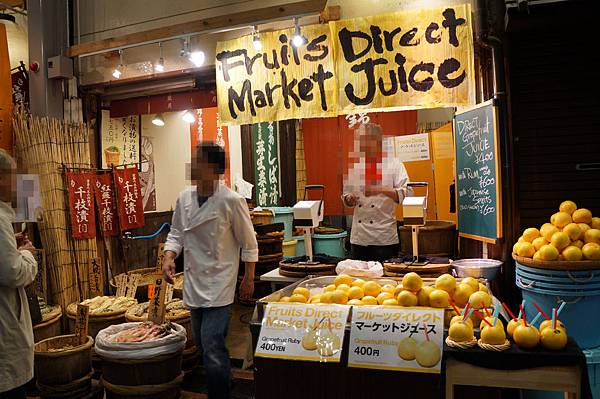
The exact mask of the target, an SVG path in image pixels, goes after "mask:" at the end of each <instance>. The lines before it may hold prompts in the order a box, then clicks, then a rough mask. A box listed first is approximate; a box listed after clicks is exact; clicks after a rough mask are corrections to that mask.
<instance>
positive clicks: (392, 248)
mask: <svg viewBox="0 0 600 399" xmlns="http://www.w3.org/2000/svg"><path fill="white" fill-rule="evenodd" d="M399 249H400V245H399V244H394V245H368V246H363V245H356V244H352V259H355V260H363V261H377V262H381V263H383V262H384V261H386V260H388V259H391V258H397V257H398V250H399Z"/></svg>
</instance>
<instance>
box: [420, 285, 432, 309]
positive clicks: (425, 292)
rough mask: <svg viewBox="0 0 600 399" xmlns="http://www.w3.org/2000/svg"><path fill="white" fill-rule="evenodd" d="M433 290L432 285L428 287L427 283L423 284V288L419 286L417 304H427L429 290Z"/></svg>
mask: <svg viewBox="0 0 600 399" xmlns="http://www.w3.org/2000/svg"><path fill="white" fill-rule="evenodd" d="M433 290H434V288H433V287H430V286H428V285H426V286H423V288H421V289H420V290H419V292H417V299H418V301H419V302H418V303H419V306H429V295H430V294H431V292H432V291H433Z"/></svg>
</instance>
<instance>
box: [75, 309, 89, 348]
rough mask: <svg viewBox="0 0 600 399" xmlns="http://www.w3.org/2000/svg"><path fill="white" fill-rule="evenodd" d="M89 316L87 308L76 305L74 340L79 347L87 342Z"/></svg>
mask: <svg viewBox="0 0 600 399" xmlns="http://www.w3.org/2000/svg"><path fill="white" fill-rule="evenodd" d="M89 315H90V307H89V306H87V305H82V304H77V320H75V337H76V338H75V339H77V340H78V341H79V344H80V345H81V344H83V343H84V342H86V341H87V337H88V322H89Z"/></svg>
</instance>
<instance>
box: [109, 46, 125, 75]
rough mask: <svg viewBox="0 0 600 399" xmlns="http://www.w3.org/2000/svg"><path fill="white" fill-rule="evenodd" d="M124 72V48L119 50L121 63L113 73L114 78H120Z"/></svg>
mask: <svg viewBox="0 0 600 399" xmlns="http://www.w3.org/2000/svg"><path fill="white" fill-rule="evenodd" d="M122 74H123V50H119V63H118V64H117V67H116V68H115V70H114V71H113V73H112V76H113V78H115V79H119V78H120V77H121V75H122Z"/></svg>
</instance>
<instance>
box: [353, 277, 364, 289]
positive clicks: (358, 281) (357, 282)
mask: <svg viewBox="0 0 600 399" xmlns="http://www.w3.org/2000/svg"><path fill="white" fill-rule="evenodd" d="M364 284H365V280H363V279H361V278H357V279H356V280H354V281H353V282H352V286H353V287H362V286H363V285H364Z"/></svg>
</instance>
